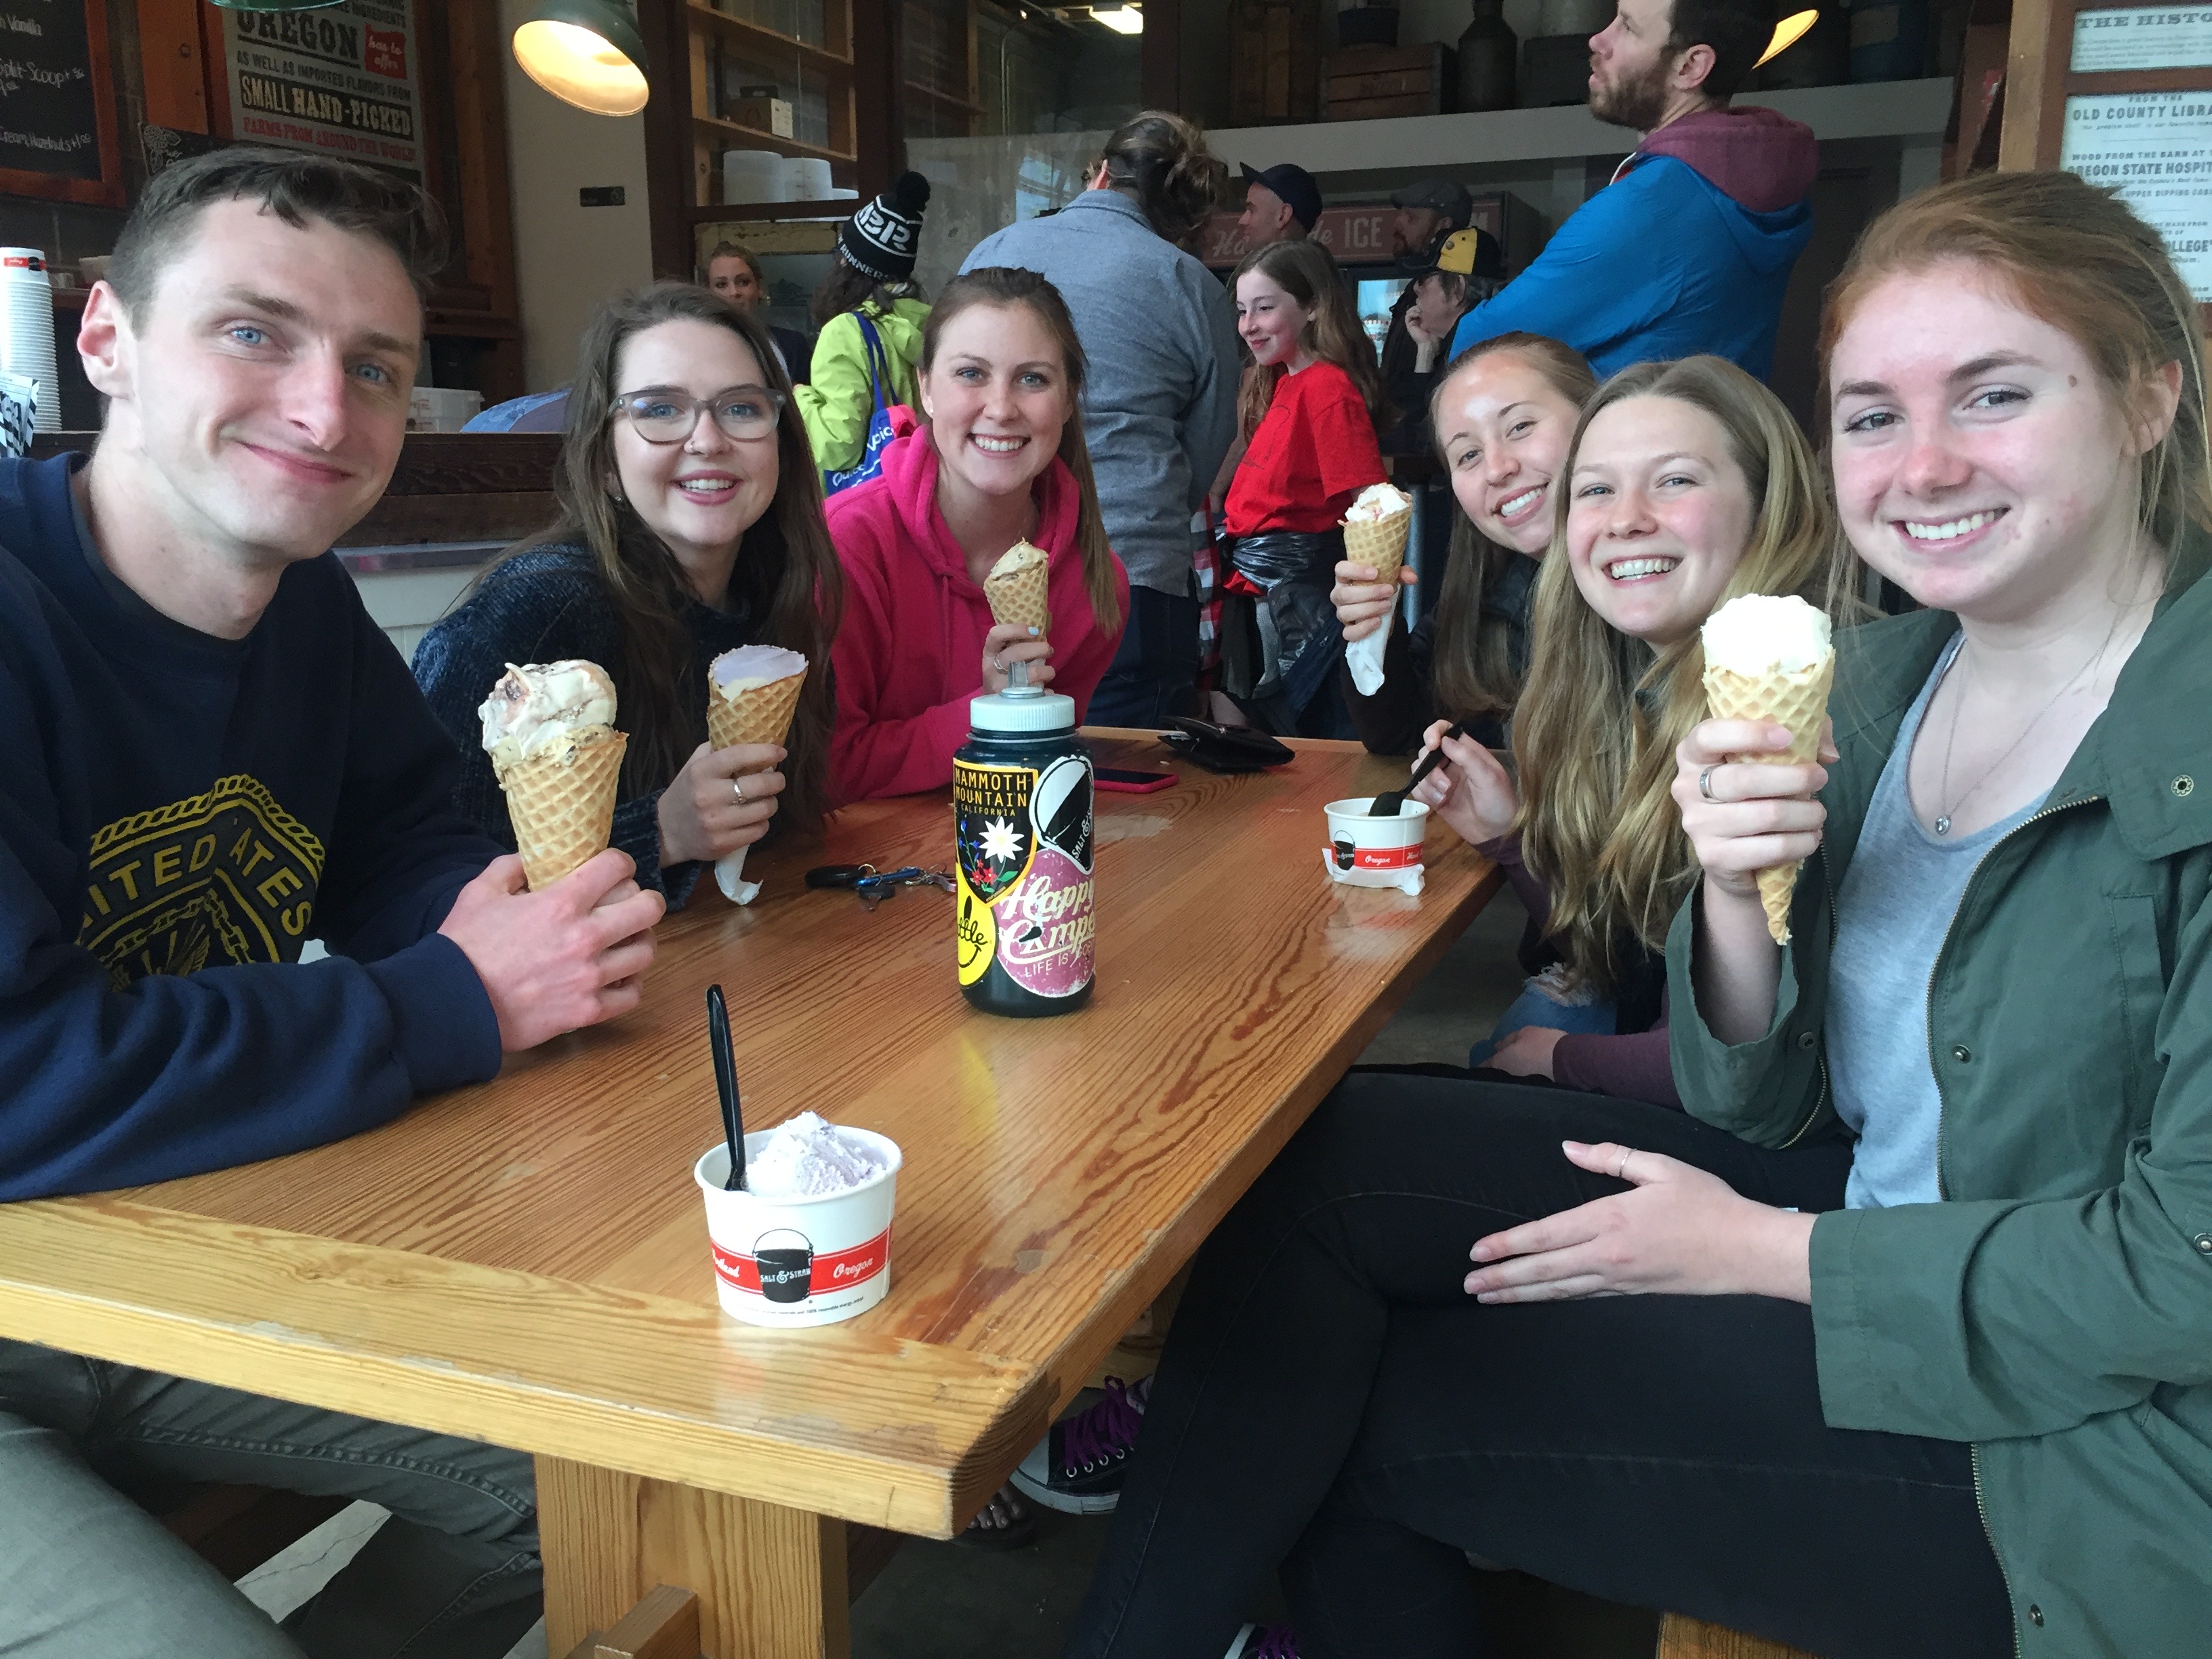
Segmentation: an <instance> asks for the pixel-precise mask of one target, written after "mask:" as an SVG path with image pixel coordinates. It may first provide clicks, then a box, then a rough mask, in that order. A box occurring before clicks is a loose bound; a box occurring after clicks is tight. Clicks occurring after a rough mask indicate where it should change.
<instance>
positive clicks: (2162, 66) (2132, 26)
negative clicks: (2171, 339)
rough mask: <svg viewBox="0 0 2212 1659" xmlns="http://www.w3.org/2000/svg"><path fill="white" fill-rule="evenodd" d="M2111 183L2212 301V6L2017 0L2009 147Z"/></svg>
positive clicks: (2026, 160)
mask: <svg viewBox="0 0 2212 1659" xmlns="http://www.w3.org/2000/svg"><path fill="white" fill-rule="evenodd" d="M2000 155H2001V158H2002V165H2003V166H2005V167H2066V168H2069V169H2070V170H2071V171H2073V172H2075V173H2080V174H2081V176H2082V177H2083V178H2085V179H2089V180H2091V181H2092V182H2093V183H2095V184H2100V185H2109V186H2110V187H2112V189H2114V190H2116V191H2118V192H2119V195H2120V197H2121V198H2122V199H2123V200H2124V201H2125V202H2126V203H2127V204H2128V205H2129V206H2130V207H2131V208H2133V209H2134V210H2136V213H2138V214H2139V215H2141V216H2142V218H2143V220H2144V221H2145V222H2147V223H2148V224H2150V225H2151V226H2153V227H2154V228H2155V229H2156V230H2157V231H2158V233H2159V234H2160V235H2161V236H2163V237H2164V238H2165V239H2166V248H2167V251H2168V252H2171V253H2172V256H2173V262H2174V265H2175V268H2176V269H2177V270H2179V272H2180V274H2181V277H2182V280H2183V281H2184V282H2185V283H2188V284H2189V286H2190V289H2191V292H2192V293H2193V294H2194V295H2196V297H2197V301H2198V308H2199V312H2200V315H2201V316H2202V315H2205V314H2206V313H2205V312H2204V307H2205V304H2206V302H2208V301H2212V7H2207V6H2171V5H2167V6H2114V5H2111V4H2109V3H2103V0H2097V3H2083V0H2015V6H2014V9H2013V27H2012V42H2011V51H2010V54H2009V62H2008V66H2007V85H2006V88H2005V125H2004V136H2003V142H2002V149H2001V151H2000Z"/></svg>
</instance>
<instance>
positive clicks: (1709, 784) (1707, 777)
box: [1698, 761, 1721, 805]
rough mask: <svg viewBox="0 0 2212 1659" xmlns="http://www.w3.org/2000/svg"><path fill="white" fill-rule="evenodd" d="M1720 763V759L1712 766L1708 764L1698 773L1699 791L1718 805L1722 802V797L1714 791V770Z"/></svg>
mask: <svg viewBox="0 0 2212 1659" xmlns="http://www.w3.org/2000/svg"><path fill="white" fill-rule="evenodd" d="M1719 764H1720V763H1719V762H1718V761H1715V762H1714V763H1713V764H1712V766H1708V767H1707V768H1706V769H1705V770H1704V771H1702V772H1700V773H1699V774H1698V793H1699V794H1700V795H1703V796H1704V797H1705V799H1707V800H1709V801H1711V802H1712V803H1713V804H1714V805H1719V804H1720V799H1721V798H1720V797H1719V796H1718V795H1716V794H1715V793H1713V770H1714V768H1715V767H1717V766H1718V765H1719Z"/></svg>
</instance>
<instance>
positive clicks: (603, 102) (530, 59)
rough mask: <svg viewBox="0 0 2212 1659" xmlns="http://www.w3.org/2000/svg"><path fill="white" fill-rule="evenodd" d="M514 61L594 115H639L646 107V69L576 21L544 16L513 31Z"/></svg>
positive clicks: (567, 100)
mask: <svg viewBox="0 0 2212 1659" xmlns="http://www.w3.org/2000/svg"><path fill="white" fill-rule="evenodd" d="M514 61H515V62H516V63H518V64H521V65H522V72H523V73H524V74H525V75H527V76H529V77H530V78H531V79H532V80H533V81H535V82H538V85H539V86H541V87H543V88H545V90H546V91H548V92H550V93H551V94H553V95H554V96H555V97H556V98H558V99H559V100H561V101H562V103H564V104H574V106H576V107H577V108H578V109H580V110H588V111H590V112H592V114H594V115H635V114H636V113H637V112H638V111H640V110H641V109H643V108H644V107H645V100H646V99H647V96H648V89H647V86H646V83H645V73H644V71H643V70H641V69H639V68H638V66H637V65H636V64H633V63H631V62H630V60H629V58H627V57H625V56H624V55H623V53H622V52H620V51H618V50H617V48H616V47H614V46H611V45H609V44H608V42H607V41H606V40H605V39H603V38H602V37H600V36H599V35H597V34H594V33H592V31H591V30H589V29H586V28H580V27H577V26H576V25H575V24H574V23H556V22H550V21H546V20H545V19H543V18H538V19H534V20H532V21H530V22H527V23H525V24H524V25H523V26H522V27H520V28H518V29H517V30H515V32H514Z"/></svg>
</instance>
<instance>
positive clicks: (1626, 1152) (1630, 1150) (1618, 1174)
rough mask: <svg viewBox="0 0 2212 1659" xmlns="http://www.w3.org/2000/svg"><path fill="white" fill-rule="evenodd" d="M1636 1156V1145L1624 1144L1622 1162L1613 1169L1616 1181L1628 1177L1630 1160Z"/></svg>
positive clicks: (1621, 1152) (1621, 1154)
mask: <svg viewBox="0 0 2212 1659" xmlns="http://www.w3.org/2000/svg"><path fill="white" fill-rule="evenodd" d="M1635 1156H1636V1149H1635V1148H1634V1147H1632V1146H1624V1147H1622V1148H1621V1151H1620V1163H1619V1164H1616V1165H1615V1166H1614V1168H1613V1179H1614V1180H1615V1181H1626V1180H1627V1179H1628V1160H1629V1159H1630V1158H1634V1157H1635Z"/></svg>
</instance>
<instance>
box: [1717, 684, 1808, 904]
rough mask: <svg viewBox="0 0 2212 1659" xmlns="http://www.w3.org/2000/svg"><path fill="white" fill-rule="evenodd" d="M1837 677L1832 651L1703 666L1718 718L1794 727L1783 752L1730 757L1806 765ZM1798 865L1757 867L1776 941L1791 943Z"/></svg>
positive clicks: (1774, 763) (1760, 886)
mask: <svg viewBox="0 0 2212 1659" xmlns="http://www.w3.org/2000/svg"><path fill="white" fill-rule="evenodd" d="M1835 677H1836V653H1834V651H1832V650H1830V651H1828V652H1826V653H1825V654H1824V655H1823V656H1822V657H1821V659H1820V661H1819V662H1817V663H1815V664H1814V665H1813V666H1812V667H1810V668H1804V669H1799V670H1796V671H1791V672H1785V671H1781V670H1773V671H1769V672H1766V673H1764V674H1743V673H1738V672H1736V671H1734V670H1731V669H1727V668H1716V667H1714V666H1713V665H1711V664H1710V663H1708V664H1707V665H1706V666H1705V701H1706V703H1707V705H1708V706H1709V707H1710V708H1711V711H1712V717H1713V718H1714V719H1715V720H1771V721H1772V722H1773V723H1774V724H1775V725H1777V726H1788V727H1789V728H1790V747H1789V748H1788V749H1787V750H1784V751H1782V752H1779V753H1776V752H1772V751H1769V752H1767V753H1764V754H1757V755H1731V756H1729V759H1730V760H1732V761H1741V762H1746V763H1764V764H1766V765H1771V766H1783V765H1793V766H1802V765H1804V764H1806V763H1808V762H1809V761H1812V760H1814V759H1815V758H1816V757H1818V756H1819V753H1820V722H1821V721H1822V720H1825V719H1826V716H1827V713H1828V686H1829V684H1830V683H1831V682H1832V680H1833V679H1834V678H1835ZM1797 871H1798V866H1797V865H1796V864H1778V865H1776V866H1773V867H1772V868H1771V869H1767V870H1761V871H1760V872H1759V903H1760V905H1761V906H1762V907H1763V908H1765V911H1766V931H1767V932H1768V933H1771V934H1772V935H1773V936H1774V942H1775V943H1776V944H1778V945H1787V944H1789V943H1790V898H1791V896H1792V895H1793V894H1794V893H1795V892H1796V887H1797Z"/></svg>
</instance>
